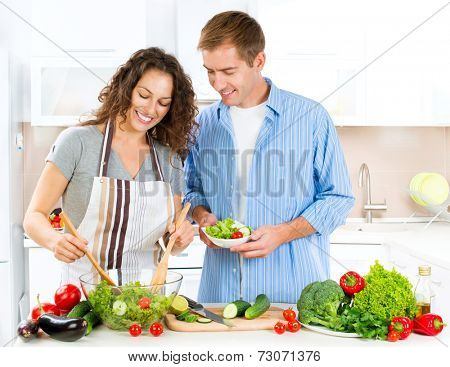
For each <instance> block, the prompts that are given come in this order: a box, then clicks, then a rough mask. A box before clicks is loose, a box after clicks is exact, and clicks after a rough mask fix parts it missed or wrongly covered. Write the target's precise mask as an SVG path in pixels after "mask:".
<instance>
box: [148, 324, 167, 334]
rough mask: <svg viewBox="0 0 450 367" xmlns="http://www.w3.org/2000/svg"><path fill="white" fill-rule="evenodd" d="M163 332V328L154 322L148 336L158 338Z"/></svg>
mask: <svg viewBox="0 0 450 367" xmlns="http://www.w3.org/2000/svg"><path fill="white" fill-rule="evenodd" d="M163 331H164V326H163V325H162V324H161V323H159V322H154V323H153V324H151V326H150V334H152V335H153V336H160V335H161V334H162V333H163Z"/></svg>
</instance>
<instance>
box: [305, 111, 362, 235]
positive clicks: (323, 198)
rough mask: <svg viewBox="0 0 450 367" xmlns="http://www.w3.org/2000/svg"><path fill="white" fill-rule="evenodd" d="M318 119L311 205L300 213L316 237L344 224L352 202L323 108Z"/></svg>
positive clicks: (341, 156) (332, 129)
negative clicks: (315, 232)
mask: <svg viewBox="0 0 450 367" xmlns="http://www.w3.org/2000/svg"><path fill="white" fill-rule="evenodd" d="M321 116H322V118H320V120H319V124H318V128H317V130H316V132H315V134H314V137H313V146H314V192H315V194H314V202H313V203H312V204H311V205H310V206H308V207H307V208H306V209H305V211H304V212H303V213H302V216H303V217H304V218H305V219H306V220H307V221H308V222H309V223H310V224H311V225H312V226H313V227H314V228H315V230H316V231H317V233H318V234H319V235H321V234H322V235H323V234H330V233H332V232H333V231H334V230H335V229H336V227H338V226H340V225H342V224H344V223H345V219H346V218H347V216H348V214H349V213H350V210H351V209H352V207H353V204H354V202H355V198H354V196H353V194H352V187H351V182H350V177H349V174H348V170H347V165H346V163H345V158H344V154H343V152H342V148H341V145H340V142H339V139H338V136H337V133H336V129H335V127H334V125H333V122H332V120H331V117H330V116H329V115H328V113H327V112H326V111H325V110H324V109H323V110H322V113H321Z"/></svg>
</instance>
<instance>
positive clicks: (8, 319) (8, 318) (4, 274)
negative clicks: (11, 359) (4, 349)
mask: <svg viewBox="0 0 450 367" xmlns="http://www.w3.org/2000/svg"><path fill="white" fill-rule="evenodd" d="M0 279H1V280H2V281H1V283H0V291H1V294H2V300H1V302H0V315H2V322H0V346H3V345H4V344H5V343H7V342H8V341H9V340H10V339H11V338H12V336H13V325H12V324H13V320H12V318H13V317H12V308H11V299H12V297H11V276H10V265H9V263H7V262H0Z"/></svg>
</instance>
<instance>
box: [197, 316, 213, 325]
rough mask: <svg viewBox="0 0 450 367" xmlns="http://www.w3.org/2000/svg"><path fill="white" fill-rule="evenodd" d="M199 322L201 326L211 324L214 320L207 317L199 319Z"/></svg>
mask: <svg viewBox="0 0 450 367" xmlns="http://www.w3.org/2000/svg"><path fill="white" fill-rule="evenodd" d="M197 322H199V323H200V324H209V323H210V322H212V320H211V319H208V318H206V317H199V318H198V319H197Z"/></svg>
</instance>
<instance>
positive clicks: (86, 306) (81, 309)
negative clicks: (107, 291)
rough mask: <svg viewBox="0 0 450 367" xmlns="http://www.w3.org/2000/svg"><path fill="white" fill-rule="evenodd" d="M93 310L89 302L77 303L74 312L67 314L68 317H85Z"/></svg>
mask: <svg viewBox="0 0 450 367" xmlns="http://www.w3.org/2000/svg"><path fill="white" fill-rule="evenodd" d="M91 309H92V306H91V304H90V303H89V302H88V301H81V302H79V303H77V304H76V305H75V306H74V307H73V308H72V310H71V311H70V312H69V313H68V314H67V317H83V316H84V315H86V314H87V313H88V312H89V311H90V310H91Z"/></svg>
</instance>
